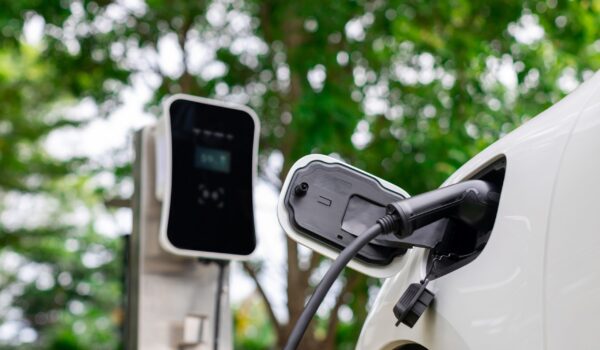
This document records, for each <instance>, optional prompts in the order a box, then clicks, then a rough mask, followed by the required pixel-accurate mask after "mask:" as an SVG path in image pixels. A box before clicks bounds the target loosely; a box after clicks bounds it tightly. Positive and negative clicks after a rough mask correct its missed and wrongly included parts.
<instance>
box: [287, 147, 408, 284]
mask: <svg viewBox="0 0 600 350" xmlns="http://www.w3.org/2000/svg"><path fill="white" fill-rule="evenodd" d="M407 197H408V194H407V193H406V192H405V191H404V190H402V189H401V188H399V187H397V186H394V185H392V184H390V183H388V182H386V181H384V180H382V179H378V178H376V177H374V176H373V175H370V174H368V173H365V172H363V171H361V170H359V169H356V168H354V167H352V166H350V165H348V164H345V163H342V162H341V161H339V160H337V159H334V158H331V157H327V156H323V155H309V156H306V157H303V158H302V159H300V160H298V161H297V162H296V164H294V166H293V167H292V169H291V170H290V172H289V174H288V176H287V178H286V181H285V183H284V186H283V189H282V191H281V196H280V199H279V206H278V216H279V221H280V223H281V225H282V227H283V228H284V229H285V231H286V233H287V234H288V235H289V236H290V237H291V238H292V239H294V240H296V241H298V242H299V243H301V244H304V245H306V246H308V247H309V248H311V249H313V250H315V251H317V252H319V253H321V254H324V255H326V256H328V257H330V258H335V257H336V256H337V254H338V253H339V252H340V251H341V250H342V249H344V248H345V247H346V246H348V245H349V244H350V243H351V242H352V241H353V240H354V239H355V238H356V237H357V236H358V235H360V234H361V233H362V232H364V231H365V230H366V229H367V228H369V227H370V226H372V225H374V224H375V223H376V222H377V220H378V219H379V218H380V217H382V216H384V215H385V213H386V205H387V204H389V203H392V202H395V201H398V200H402V199H405V198H407ZM405 252H406V248H405V247H401V246H390V245H389V244H387V242H384V243H382V242H378V241H377V240H374V241H373V242H371V243H370V244H368V245H367V246H365V247H364V248H362V249H361V250H360V251H359V253H358V254H357V256H356V258H355V259H354V260H353V262H351V263H350V264H349V266H350V267H352V268H354V269H356V270H358V271H360V272H362V273H365V274H367V275H370V276H374V277H387V276H390V275H392V274H393V273H394V271H395V272H397V270H398V269H397V268H391V265H394V262H396V264H397V262H398V258H399V257H401V256H402V255H403V254H404V253H405Z"/></svg>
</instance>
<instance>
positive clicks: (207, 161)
mask: <svg viewBox="0 0 600 350" xmlns="http://www.w3.org/2000/svg"><path fill="white" fill-rule="evenodd" d="M194 159H195V166H196V168H199V169H205V170H212V171H217V172H221V173H228V172H229V171H230V170H231V168H230V164H231V153H230V152H227V151H223V150H218V149H211V148H206V147H200V146H198V147H196V156H195V158H194Z"/></svg>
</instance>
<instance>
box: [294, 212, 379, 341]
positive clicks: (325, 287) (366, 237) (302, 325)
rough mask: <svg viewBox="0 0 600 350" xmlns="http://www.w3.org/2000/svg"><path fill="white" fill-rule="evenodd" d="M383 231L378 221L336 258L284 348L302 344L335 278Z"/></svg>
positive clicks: (307, 304)
mask: <svg viewBox="0 0 600 350" xmlns="http://www.w3.org/2000/svg"><path fill="white" fill-rule="evenodd" d="M382 232H383V229H382V227H381V224H379V223H377V224H375V225H373V226H371V227H370V228H369V229H367V230H366V231H365V232H363V233H362V234H361V235H359V236H358V237H356V239H354V241H352V243H350V245H348V246H347V247H346V248H345V249H344V250H342V252H341V253H340V255H339V256H338V257H337V259H335V261H334V262H333V264H331V267H330V268H329V271H327V273H326V274H325V276H324V277H323V279H322V280H321V282H319V285H317V288H316V289H315V292H314V293H313V295H312V296H311V297H310V299H309V300H308V303H306V306H305V307H304V311H302V314H301V315H300V318H298V321H297V322H296V325H295V326H294V329H293V330H292V333H290V337H289V338H288V341H287V344H286V345H285V348H284V349H285V350H295V349H296V348H297V347H298V344H300V341H301V340H302V336H303V335H304V332H306V328H308V324H309V323H310V321H311V320H312V318H313V316H314V315H315V313H316V312H317V309H318V308H319V306H320V305H321V303H322V302H323V299H325V296H326V295H327V292H328V291H329V289H330V288H331V286H332V285H333V282H335V280H336V279H337V278H338V276H339V275H340V273H341V272H342V270H343V269H344V267H346V265H348V263H349V262H350V260H352V258H354V256H355V255H356V253H358V251H359V250H360V249H361V248H362V247H364V246H365V245H367V244H368V243H369V242H370V241H371V240H373V239H374V238H375V237H377V236H378V235H380V234H381V233H382ZM313 254H315V253H313ZM329 331H330V332H333V331H334V330H333V329H331V330H329Z"/></svg>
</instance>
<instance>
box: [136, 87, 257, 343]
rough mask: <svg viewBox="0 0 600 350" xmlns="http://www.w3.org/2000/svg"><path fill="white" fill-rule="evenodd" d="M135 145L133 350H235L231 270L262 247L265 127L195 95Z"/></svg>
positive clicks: (244, 111)
mask: <svg viewBox="0 0 600 350" xmlns="http://www.w3.org/2000/svg"><path fill="white" fill-rule="evenodd" d="M163 106H164V112H163V116H162V118H161V119H160V120H159V121H158V122H157V123H156V124H155V125H151V126H148V127H146V128H144V129H142V130H140V131H139V132H137V133H136V135H135V153H136V160H135V163H134V180H135V191H134V193H135V194H134V200H133V209H134V218H133V219H134V223H133V232H132V235H131V238H130V244H129V252H128V273H127V275H128V276H127V291H128V293H127V294H128V301H127V313H126V331H125V338H126V346H127V349H132V350H133V349H151V350H152V349H156V350H159V349H160V350H167V349H195V350H204V349H218V350H227V349H231V348H233V342H232V339H233V337H232V319H231V310H230V305H229V293H228V288H229V284H228V276H229V266H228V265H229V264H228V263H227V262H228V261H230V260H241V259H247V258H248V257H249V256H250V255H251V254H252V252H253V251H254V249H255V247H256V236H255V230H254V214H253V199H252V188H253V186H254V181H255V176H256V158H257V153H258V134H259V129H260V125H259V121H258V118H257V117H256V115H255V114H254V112H253V111H252V110H250V109H248V108H246V107H244V106H238V105H234V104H229V103H224V102H220V101H214V100H209V99H205V98H199V97H194V96H189V95H182V94H180V95H175V96H172V97H171V98H169V99H168V100H167V101H166V102H165V103H164V105H163Z"/></svg>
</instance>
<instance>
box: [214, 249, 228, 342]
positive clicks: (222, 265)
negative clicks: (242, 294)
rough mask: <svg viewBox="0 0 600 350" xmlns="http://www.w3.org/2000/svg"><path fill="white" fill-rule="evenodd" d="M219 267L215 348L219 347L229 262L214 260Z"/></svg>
mask: <svg viewBox="0 0 600 350" xmlns="http://www.w3.org/2000/svg"><path fill="white" fill-rule="evenodd" d="M214 262H215V263H216V264H217V266H218V268H219V275H218V277H217V294H216V295H215V328H214V331H215V333H214V337H213V343H214V347H213V349H214V350H218V349H219V333H220V331H221V330H220V325H221V302H222V301H223V298H222V295H223V287H224V285H225V267H226V266H227V264H228V262H227V261H224V260H214Z"/></svg>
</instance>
